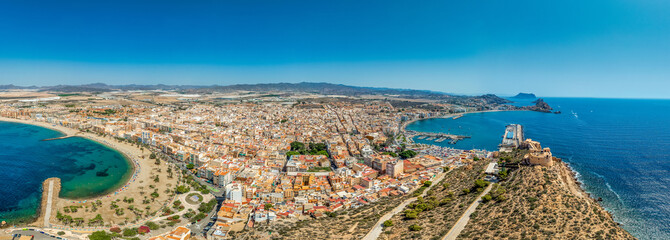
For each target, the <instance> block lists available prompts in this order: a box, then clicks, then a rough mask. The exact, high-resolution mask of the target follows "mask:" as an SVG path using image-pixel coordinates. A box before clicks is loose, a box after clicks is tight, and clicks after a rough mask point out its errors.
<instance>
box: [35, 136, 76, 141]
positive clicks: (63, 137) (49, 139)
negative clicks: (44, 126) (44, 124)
mask: <svg viewBox="0 0 670 240" xmlns="http://www.w3.org/2000/svg"><path fill="white" fill-rule="evenodd" d="M71 137H74V136H73V135H67V136H62V137H56V138H47V139H42V141H52V140H59V139H66V138H71Z"/></svg>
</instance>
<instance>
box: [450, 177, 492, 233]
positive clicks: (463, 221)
mask: <svg viewBox="0 0 670 240" xmlns="http://www.w3.org/2000/svg"><path fill="white" fill-rule="evenodd" d="M491 188H493V184H489V186H488V187H486V189H484V191H483V192H482V194H479V196H477V199H476V200H475V202H473V203H472V204H470V207H468V209H467V210H465V212H464V213H463V215H461V218H459V219H458V221H457V222H456V224H454V226H453V227H452V228H451V230H449V232H448V233H447V235H445V236H444V237H443V238H442V240H454V239H456V237H458V235H460V234H461V231H463V229H465V225H467V224H468V221H470V214H472V213H473V212H475V210H476V209H477V206H479V203H480V202H481V201H482V200H481V198H482V196H484V195H486V194H487V193H489V191H491Z"/></svg>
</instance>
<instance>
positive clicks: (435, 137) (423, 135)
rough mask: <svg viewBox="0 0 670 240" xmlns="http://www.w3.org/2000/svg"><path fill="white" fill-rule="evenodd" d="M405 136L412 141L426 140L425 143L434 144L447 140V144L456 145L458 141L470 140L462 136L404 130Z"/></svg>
mask: <svg viewBox="0 0 670 240" xmlns="http://www.w3.org/2000/svg"><path fill="white" fill-rule="evenodd" d="M405 135H406V136H407V137H408V138H409V139H413V138H414V137H416V139H419V140H423V139H425V140H427V141H435V142H438V143H440V142H444V141H446V140H449V144H456V142H458V141H459V140H462V139H466V138H470V136H463V135H455V134H448V133H431V132H417V131H412V130H405Z"/></svg>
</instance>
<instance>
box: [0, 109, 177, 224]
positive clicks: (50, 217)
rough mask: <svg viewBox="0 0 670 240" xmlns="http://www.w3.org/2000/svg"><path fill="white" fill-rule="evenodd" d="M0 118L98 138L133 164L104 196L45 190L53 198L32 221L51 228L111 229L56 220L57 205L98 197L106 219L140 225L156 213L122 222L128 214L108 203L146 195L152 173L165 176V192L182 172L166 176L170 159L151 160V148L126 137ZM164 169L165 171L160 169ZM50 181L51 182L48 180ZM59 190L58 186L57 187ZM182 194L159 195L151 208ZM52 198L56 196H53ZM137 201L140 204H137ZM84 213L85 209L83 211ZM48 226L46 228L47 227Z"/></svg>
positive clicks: (161, 176) (163, 177)
mask: <svg viewBox="0 0 670 240" xmlns="http://www.w3.org/2000/svg"><path fill="white" fill-rule="evenodd" d="M0 121H6V122H15V123H22V124H30V125H35V126H39V127H44V128H48V129H52V130H56V131H59V132H61V133H63V135H64V136H62V137H59V139H60V138H67V137H74V136H76V137H83V138H87V139H89V140H92V141H95V142H98V143H100V144H103V145H105V146H107V147H109V148H112V149H115V150H117V151H118V152H120V153H122V154H123V155H124V156H125V158H126V159H127V160H128V161H129V163H130V164H131V165H132V168H133V172H132V175H131V176H130V177H129V178H128V179H127V182H126V183H125V184H123V185H121V187H119V188H118V189H117V190H115V191H114V192H111V193H109V194H106V195H103V196H97V197H92V198H87V199H82V200H71V199H63V198H58V194H56V195H52V192H53V191H48V192H45V193H46V194H47V195H50V196H48V197H44V196H43V198H48V199H49V200H51V201H43V203H42V205H43V206H45V205H46V206H45V207H44V210H46V211H42V213H41V214H40V216H39V218H38V222H36V223H33V224H32V225H37V226H51V229H57V230H68V231H73V232H93V231H98V230H101V229H108V227H83V226H82V227H73V226H64V225H59V224H56V222H55V221H57V220H56V219H55V215H56V213H55V211H56V210H58V209H63V208H64V207H68V206H73V205H79V206H83V205H87V204H91V203H94V202H96V201H97V200H100V201H101V202H102V206H103V207H102V208H100V209H101V211H102V213H101V215H102V216H103V218H104V219H105V222H106V223H111V224H113V225H122V226H127V227H133V226H140V225H141V224H142V223H144V221H147V220H151V219H153V218H156V217H157V216H156V215H154V216H147V217H146V218H143V219H140V220H138V221H137V223H136V224H123V222H124V221H125V220H124V219H125V218H126V217H127V216H125V215H124V216H116V215H115V214H114V213H113V212H114V211H113V210H110V208H109V207H108V206H109V205H110V204H111V203H112V202H113V201H115V200H118V199H124V198H135V199H141V197H142V196H143V194H142V192H145V191H146V190H145V189H150V184H153V181H147V180H149V179H153V176H160V179H161V180H162V181H161V182H160V183H161V185H157V187H159V188H161V190H159V192H161V193H162V192H163V191H164V189H167V188H170V186H171V187H174V186H176V184H177V179H178V178H179V176H180V172H179V171H176V172H175V173H176V174H175V177H174V178H167V176H166V175H167V173H166V172H167V171H166V169H167V168H168V167H170V164H169V163H167V162H163V163H162V164H161V165H155V164H154V161H153V160H148V158H147V156H148V155H149V153H150V151H147V150H143V149H140V148H139V147H138V146H135V145H133V144H130V143H127V142H123V141H117V140H116V139H114V138H111V137H105V136H101V135H97V134H94V133H87V132H81V131H79V130H76V129H71V128H68V127H65V126H61V125H58V124H54V123H48V122H40V121H35V120H32V119H13V118H5V117H0ZM160 169H162V171H157V170H160ZM45 184H49V183H45ZM47 187H48V186H47V185H45V186H44V188H47ZM54 191H56V190H54ZM178 197H179V196H178V195H177V196H174V197H168V194H161V195H160V197H159V198H157V199H156V201H155V202H153V203H150V204H149V205H151V206H152V209H160V208H161V207H163V206H168V205H169V204H171V203H172V202H173V201H174V200H175V199H176V198H178ZM52 198H53V199H52ZM136 205H137V204H136ZM81 214H84V213H80V215H81ZM87 214H89V215H85V216H83V217H84V218H92V217H94V216H95V215H94V214H93V213H87ZM90 214H93V215H90ZM45 230H47V229H45Z"/></svg>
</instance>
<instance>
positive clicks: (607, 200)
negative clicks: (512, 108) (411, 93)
mask: <svg viewBox="0 0 670 240" xmlns="http://www.w3.org/2000/svg"><path fill="white" fill-rule="evenodd" d="M545 100H546V102H547V103H549V105H551V106H552V107H553V108H555V109H557V110H560V111H561V112H562V114H551V113H539V112H528V111H518V112H491V113H474V114H466V115H464V116H463V117H461V118H458V119H455V120H454V119H429V120H422V121H418V122H415V123H413V124H410V125H409V126H408V127H407V129H409V130H416V131H426V132H448V133H453V134H461V135H468V136H472V139H465V140H463V141H460V142H458V143H457V144H455V145H450V144H448V143H447V141H445V142H442V143H435V142H432V141H426V140H418V139H415V141H416V142H420V143H431V144H437V145H441V146H447V147H454V148H459V149H472V148H479V149H488V150H496V149H497V146H498V144H499V143H500V141H501V140H502V135H503V133H504V127H505V125H507V124H511V123H519V124H522V125H523V126H524V133H525V136H526V137H527V138H532V139H534V140H538V141H540V142H541V143H542V146H543V147H549V148H551V150H552V152H553V153H554V155H555V156H556V157H560V158H563V159H564V160H565V161H566V162H568V163H569V164H570V166H571V167H572V168H573V169H574V170H576V171H577V172H578V173H579V177H578V178H579V180H580V181H581V182H583V183H584V187H585V188H586V190H587V191H588V192H590V193H591V194H593V195H594V196H595V197H596V198H597V197H602V198H603V202H602V205H603V206H604V207H605V208H606V209H608V210H609V211H611V212H612V213H614V218H615V220H616V221H617V222H619V223H621V224H623V227H624V228H625V229H626V230H628V231H629V232H631V233H632V234H633V235H634V236H636V237H638V238H640V239H670V111H669V110H670V100H629V99H586V98H584V99H578V98H547V99H545ZM522 104H524V103H522ZM526 104H527V103H526Z"/></svg>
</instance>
